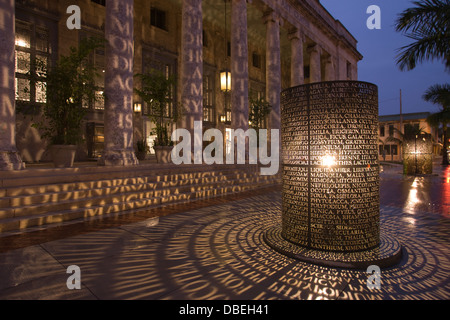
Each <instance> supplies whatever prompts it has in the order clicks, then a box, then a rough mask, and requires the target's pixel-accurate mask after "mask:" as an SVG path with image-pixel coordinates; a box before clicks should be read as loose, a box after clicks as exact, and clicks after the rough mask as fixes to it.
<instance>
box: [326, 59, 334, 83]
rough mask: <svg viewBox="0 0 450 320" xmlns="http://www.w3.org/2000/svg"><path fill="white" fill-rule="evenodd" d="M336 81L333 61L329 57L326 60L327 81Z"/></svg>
mask: <svg viewBox="0 0 450 320" xmlns="http://www.w3.org/2000/svg"><path fill="white" fill-rule="evenodd" d="M334 80H336V71H335V68H334V63H333V59H332V58H331V57H328V58H327V59H326V60H325V81H334Z"/></svg>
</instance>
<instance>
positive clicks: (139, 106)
mask: <svg viewBox="0 0 450 320" xmlns="http://www.w3.org/2000/svg"><path fill="white" fill-rule="evenodd" d="M134 112H136V113H141V112H142V104H140V103H135V104H134Z"/></svg>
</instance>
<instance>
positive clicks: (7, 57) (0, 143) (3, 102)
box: [0, 0, 25, 170]
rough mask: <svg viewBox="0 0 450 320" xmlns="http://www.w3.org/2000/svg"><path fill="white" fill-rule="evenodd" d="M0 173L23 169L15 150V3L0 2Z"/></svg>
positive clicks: (23, 166)
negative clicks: (1, 171)
mask: <svg viewBox="0 0 450 320" xmlns="http://www.w3.org/2000/svg"><path fill="white" fill-rule="evenodd" d="M0 12H1V19H0V43H1V45H0V70H1V71H0V72H1V79H0V119H1V121H0V170H21V169H24V168H25V164H24V163H23V162H22V159H21V158H20V155H19V154H18V152H17V149H16V111H15V89H14V73H15V65H14V45H15V40H14V38H15V35H14V19H15V11H14V1H12V0H10V1H0Z"/></svg>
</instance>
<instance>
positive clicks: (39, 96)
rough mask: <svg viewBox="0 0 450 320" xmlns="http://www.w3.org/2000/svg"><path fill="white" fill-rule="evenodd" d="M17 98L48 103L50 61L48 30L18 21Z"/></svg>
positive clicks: (16, 42) (16, 47)
mask: <svg viewBox="0 0 450 320" xmlns="http://www.w3.org/2000/svg"><path fill="white" fill-rule="evenodd" d="M15 29H16V33H15V92H16V94H15V97H16V100H17V101H19V102H20V101H22V102H37V103H45V102H46V101H47V98H46V82H45V81H44V78H43V77H44V76H45V73H46V69H47V67H48V63H49V57H50V43H49V33H48V30H47V29H45V28H42V27H40V26H36V25H34V24H31V23H27V22H23V21H20V20H16V25H15Z"/></svg>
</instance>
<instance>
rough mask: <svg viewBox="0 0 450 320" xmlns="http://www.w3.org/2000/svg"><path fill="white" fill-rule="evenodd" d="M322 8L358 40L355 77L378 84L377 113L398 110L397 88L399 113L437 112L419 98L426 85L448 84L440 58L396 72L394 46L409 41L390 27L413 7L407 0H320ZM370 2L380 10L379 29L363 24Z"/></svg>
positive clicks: (367, 16) (395, 111) (386, 113)
mask: <svg viewBox="0 0 450 320" xmlns="http://www.w3.org/2000/svg"><path fill="white" fill-rule="evenodd" d="M320 2H321V3H322V5H323V6H324V7H325V9H327V10H328V12H330V13H331V14H332V15H333V17H334V18H335V19H337V20H340V21H341V23H342V24H343V25H344V26H345V27H346V28H347V30H349V31H350V33H351V34H352V35H353V36H354V37H355V38H356V39H357V40H358V51H359V52H360V53H361V54H362V55H363V56H364V58H363V60H361V61H360V62H359V63H358V78H359V79H358V80H360V81H367V82H371V83H374V84H376V85H378V89H379V108H380V109H379V114H380V115H388V114H398V113H399V112H400V89H401V90H402V105H403V113H412V112H424V111H429V112H437V111H439V107H438V106H436V105H433V104H430V103H428V102H426V101H424V100H423V99H422V95H423V93H424V92H425V91H426V90H427V88H428V87H430V86H431V85H434V84H437V83H441V84H443V83H448V82H449V81H450V73H448V72H445V70H444V64H443V63H442V62H440V61H434V62H425V63H423V64H419V65H418V66H417V67H416V68H415V69H414V70H412V71H400V69H399V68H398V66H397V65H396V63H395V60H396V59H395V56H396V55H397V49H399V48H400V47H402V46H404V45H407V44H409V43H410V42H412V41H411V40H410V39H409V38H407V37H406V36H404V35H403V34H401V33H399V32H396V31H395V28H394V24H395V21H396V19H397V15H398V14H399V13H401V12H402V11H403V10H405V9H407V8H409V7H413V4H412V1H410V0H394V1H393V0H320ZM370 5H377V6H379V7H380V9H381V29H379V30H377V29H373V30H369V29H368V28H367V26H366V22H367V19H368V18H369V17H370V16H371V14H367V13H366V11H367V8H368V7H369V6H370Z"/></svg>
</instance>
